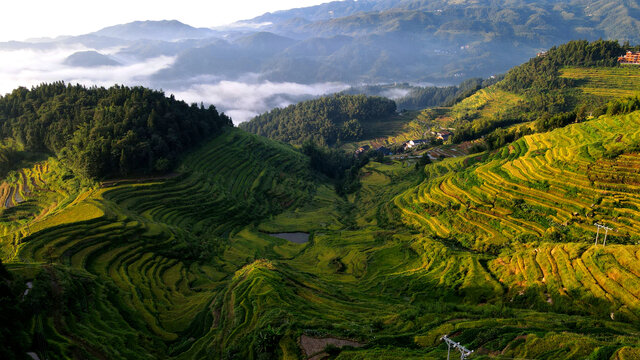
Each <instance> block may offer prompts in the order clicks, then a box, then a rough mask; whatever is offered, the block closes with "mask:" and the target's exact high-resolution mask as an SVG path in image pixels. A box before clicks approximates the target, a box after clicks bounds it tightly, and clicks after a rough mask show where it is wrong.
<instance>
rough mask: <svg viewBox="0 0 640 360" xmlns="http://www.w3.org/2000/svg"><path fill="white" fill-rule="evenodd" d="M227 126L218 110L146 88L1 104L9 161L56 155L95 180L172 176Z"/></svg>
mask: <svg viewBox="0 0 640 360" xmlns="http://www.w3.org/2000/svg"><path fill="white" fill-rule="evenodd" d="M225 126H231V119H229V118H228V117H227V116H225V115H224V114H219V113H218V112H217V111H216V109H215V107H213V106H209V107H208V108H206V109H205V108H204V107H202V106H200V107H199V106H196V105H195V104H194V105H191V106H189V105H187V104H186V103H184V102H183V101H178V100H176V99H175V98H173V96H172V97H170V98H167V97H165V95H164V94H163V93H162V92H159V91H154V90H150V89H146V88H143V87H134V88H129V87H125V86H114V87H111V88H109V89H105V88H99V87H92V88H86V87H83V86H80V85H76V86H72V85H66V84H64V83H62V82H58V83H53V84H43V85H40V86H38V87H35V88H33V89H31V90H29V89H26V88H19V89H16V90H14V91H13V92H11V93H10V94H7V95H6V96H0V137H2V139H3V141H5V143H6V142H9V143H10V145H11V146H8V148H9V150H7V151H13V152H14V153H15V154H12V155H11V156H9V157H13V156H20V154H19V153H20V152H40V153H46V154H49V155H55V156H57V157H59V158H60V159H61V160H62V161H63V162H64V163H65V164H66V165H67V166H69V167H70V168H71V169H73V170H74V171H75V172H77V173H78V174H80V175H82V176H85V177H89V178H104V177H113V176H126V175H130V174H134V173H135V174H147V173H163V172H166V171H168V170H170V169H171V168H173V167H174V166H175V161H176V160H177V158H178V157H179V155H180V154H181V153H182V152H184V151H185V150H187V149H189V148H191V147H193V146H194V145H196V144H198V143H199V142H200V141H202V140H205V139H207V138H208V137H210V136H211V135H213V134H216V133H219V132H220V131H221V129H222V128H223V127H225ZM7 161H11V159H5V160H4V163H5V164H6V162H7ZM9 167H10V166H5V168H9Z"/></svg>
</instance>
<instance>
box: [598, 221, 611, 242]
mask: <svg viewBox="0 0 640 360" xmlns="http://www.w3.org/2000/svg"><path fill="white" fill-rule="evenodd" d="M593 225H595V226H596V227H597V228H598V230H597V231H596V243H595V245H598V236H600V229H604V241H603V242H602V246H606V245H607V234H608V233H609V230H613V229H612V228H610V227H607V226H605V225H602V224H599V223H595V224H593Z"/></svg>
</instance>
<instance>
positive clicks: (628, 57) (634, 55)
mask: <svg viewBox="0 0 640 360" xmlns="http://www.w3.org/2000/svg"><path fill="white" fill-rule="evenodd" d="M618 62H619V63H620V64H622V65H624V64H630V65H640V51H636V52H632V51H627V53H626V54H625V55H624V56H620V57H619V58H618Z"/></svg>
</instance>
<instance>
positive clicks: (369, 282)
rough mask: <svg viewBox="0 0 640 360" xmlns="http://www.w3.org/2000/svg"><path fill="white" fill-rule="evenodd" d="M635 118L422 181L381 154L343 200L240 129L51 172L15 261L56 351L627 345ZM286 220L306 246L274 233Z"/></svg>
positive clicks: (15, 236)
mask: <svg viewBox="0 0 640 360" xmlns="http://www.w3.org/2000/svg"><path fill="white" fill-rule="evenodd" d="M480 95H482V94H479V95H478V96H480ZM501 98H503V97H502V96H498V97H494V101H495V99H501ZM469 102H473V103H474V104H475V100H469ZM498 107H499V106H498ZM498 107H497V106H494V105H493V104H489V105H484V106H481V107H480V108H477V109H476V110H478V111H489V110H490V109H496V108H498ZM639 122H640V114H639V113H634V114H631V115H625V116H621V117H611V118H610V117H602V118H600V119H597V120H592V121H589V122H586V123H582V124H576V125H571V126H569V127H567V128H564V129H558V130H555V131H553V132H550V133H546V134H538V135H533V136H529V137H526V138H524V139H521V140H519V141H517V142H516V143H514V144H512V145H510V146H507V147H505V148H504V149H500V151H498V152H495V153H493V154H486V155H482V154H480V155H477V156H475V157H466V158H457V159H448V160H445V161H442V162H438V163H435V164H432V165H428V166H427V167H426V168H425V169H424V172H425V176H424V177H423V176H421V175H420V174H419V173H418V172H416V171H415V170H413V167H412V166H411V165H410V164H407V163H402V162H392V163H388V164H380V163H371V164H369V165H367V166H366V167H365V168H364V169H363V170H362V173H361V174H362V175H361V176H362V188H361V189H360V190H359V191H358V192H357V193H356V194H353V195H351V196H349V198H348V199H346V200H345V199H341V198H339V197H338V196H336V195H335V193H334V191H333V190H332V188H331V186H330V185H329V184H323V183H321V182H318V181H317V180H314V178H313V176H312V174H311V173H310V172H309V170H308V167H307V163H306V161H307V160H306V159H305V158H304V157H303V156H302V155H300V154H299V153H298V152H296V151H294V150H293V149H292V148H290V147H288V146H284V145H280V144H277V143H274V142H272V141H269V140H265V139H261V138H258V137H255V136H252V135H248V134H246V133H244V132H242V131H239V130H229V131H227V132H225V133H224V134H223V135H222V136H220V137H218V138H216V139H214V140H213V141H211V142H210V143H209V144H206V145H205V146H203V147H202V148H201V149H199V150H197V151H194V152H193V154H191V155H189V156H188V157H187V159H186V160H185V162H184V165H183V167H182V168H181V169H180V174H179V175H178V176H177V177H175V178H172V179H167V180H155V181H148V182H141V183H133V184H126V183H123V184H120V185H117V184H116V185H114V186H110V187H107V188H104V189H100V188H93V189H87V191H86V192H83V193H82V194H80V195H78V194H75V193H69V192H64V191H62V185H61V184H60V183H58V182H55V181H53V180H52V181H49V182H47V181H45V182H43V185H42V186H41V187H42V188H43V189H45V188H46V187H48V188H50V189H52V190H54V191H55V192H56V193H57V194H60V195H59V196H60V199H59V200H56V203H57V204H59V205H56V207H54V208H52V210H51V211H50V212H48V213H47V214H49V215H47V214H44V215H43V216H42V217H35V218H34V217H33V216H32V217H31V218H30V217H28V216H27V217H25V218H24V219H18V220H7V221H6V222H5V226H6V229H7V230H6V235H5V238H3V246H4V247H5V248H6V249H8V250H7V251H6V254H10V255H3V258H4V259H7V258H11V259H12V262H11V263H10V265H9V266H10V269H12V271H13V272H14V273H16V274H18V275H21V276H22V277H23V279H24V280H25V281H27V280H30V279H33V280H34V292H37V291H40V293H42V292H44V293H46V294H49V295H50V296H49V297H51V298H55V299H59V301H58V300H56V302H55V303H54V305H53V306H52V308H51V309H47V310H46V311H43V312H41V315H40V316H38V317H36V318H35V319H34V321H33V324H32V326H33V329H34V333H37V334H43V336H44V338H46V339H47V346H46V348H44V347H40V348H38V349H35V350H38V351H39V352H40V353H41V354H43V355H44V354H45V353H46V355H48V356H49V357H51V358H58V357H89V358H162V357H167V358H180V359H197V358H223V359H229V358H234V356H235V358H242V359H244V358H249V359H256V358H259V353H260V352H266V350H265V349H267V348H268V349H270V350H269V351H268V352H273V353H274V354H275V356H276V357H279V358H287V359H297V358H300V357H301V353H300V349H299V348H298V345H297V341H298V337H299V336H300V334H302V333H306V334H309V335H315V336H324V335H329V336H335V337H341V338H351V339H355V340H359V341H361V342H364V343H367V344H368V345H369V346H368V347H366V348H364V349H360V350H347V351H344V352H342V353H341V354H340V355H339V357H338V358H340V359H366V358H386V359H404V358H416V359H417V358H442V356H444V354H445V353H446V347H444V346H443V345H442V344H441V343H440V342H439V341H438V339H439V337H440V336H441V335H443V334H450V335H452V336H454V338H455V339H456V341H460V342H462V343H463V344H465V345H467V346H469V347H471V348H473V349H476V350H477V353H478V355H476V357H477V358H483V357H484V358H501V357H511V358H516V357H521V358H522V357H524V358H549V359H550V358H554V359H557V358H566V359H583V358H585V357H587V356H589V354H596V353H600V354H601V355H600V356H605V354H608V356H606V357H602V358H608V357H610V356H611V355H613V354H614V353H616V352H617V355H615V356H618V357H619V358H625V356H626V357H633V354H634V351H637V350H635V348H638V347H639V346H640V344H639V343H638V341H637V338H638V337H637V336H638V330H637V324H638V322H637V321H638V319H637V315H636V314H637V311H638V309H637V306H638V296H640V294H638V293H637V289H638V288H640V286H638V285H640V284H639V282H640V279H638V276H640V270H639V269H638V267H637V261H638V259H639V256H640V255H639V254H640V248H639V247H638V246H636V245H633V244H632V242H634V241H635V240H634V238H633V236H635V235H637V232H638V229H640V228H638V226H637V225H636V224H637V222H638V219H637V215H638V214H640V213H637V208H636V205H635V204H636V203H637V200H636V197H637V195H636V194H635V186H636V185H635V184H636V183H637V179H636V177H637V175H636V174H635V173H636V172H637V171H635V170H633V169H636V168H637V166H638V164H639V163H640V158H638V157H637V156H636V155H634V154H627V155H623V156H622V157H620V158H617V159H613V160H607V159H604V158H603V157H602V155H603V154H604V152H605V151H606V150H608V149H610V148H614V147H625V146H627V145H628V144H631V143H635V142H637V141H638V136H640V133H638V131H637V129H638V126H629V124H638V123H639ZM620 135H622V137H620ZM604 140H611V141H604ZM52 179H56V178H52ZM541 189H542V190H541ZM43 191H44V190H43ZM47 193H49V192H48V191H47ZM516 198H518V199H522V201H518V202H516V204H518V206H519V207H520V208H519V209H516V208H515V206H513V204H512V202H513V200H514V199H516ZM34 203H35V204H38V206H40V207H42V208H50V207H51V206H50V205H49V206H47V204H50V203H51V200H50V198H48V197H47V198H42V199H41V200H37V201H36V200H34ZM592 204H593V205H592ZM515 210H518V211H515ZM596 220H598V221H604V222H606V223H607V224H609V225H612V226H613V227H615V228H617V229H620V230H621V231H619V232H617V233H615V234H613V235H612V236H610V237H609V242H610V243H611V244H614V245H611V246H607V247H606V248H600V247H599V248H596V247H593V246H591V238H592V236H593V229H592V227H591V226H590V224H591V222H592V221H596ZM27 223H28V224H29V228H28V229H27V231H26V232H25V231H24V230H23V227H24V226H25V225H26V224H27ZM551 227H553V228H555V230H553V231H549V230H548V229H549V228H551ZM280 231H308V232H311V235H312V239H311V241H310V242H309V243H308V244H303V245H300V244H291V243H288V242H286V241H284V240H281V239H277V238H274V237H271V236H269V235H268V234H265V233H264V232H280ZM625 232H628V233H629V236H626V233H625ZM469 234H477V235H476V236H470V235H469ZM521 234H529V235H530V236H528V237H520V238H518V241H516V240H514V239H515V238H517V237H518V236H519V235H521ZM13 241H17V242H19V245H18V246H13V244H14V243H13ZM500 250H502V251H500ZM49 261H53V262H54V263H55V264H54V265H47V263H48V262H49ZM78 294H82V296H77V295H78ZM83 299H86V300H83ZM65 309H66V310H67V311H64V310H65ZM269 329H272V330H273V331H274V332H275V333H277V334H278V335H277V336H276V340H274V342H275V346H274V347H272V348H271V347H269V346H265V341H264V338H265V336H264V334H267V333H268V332H269V331H271V330H269ZM104 339H106V340H104ZM607 346H609V347H607Z"/></svg>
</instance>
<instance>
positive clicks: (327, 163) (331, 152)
mask: <svg viewBox="0 0 640 360" xmlns="http://www.w3.org/2000/svg"><path fill="white" fill-rule="evenodd" d="M302 152H303V153H304V154H305V155H307V156H308V157H309V160H310V165H311V168H312V169H313V170H315V171H317V172H319V173H321V174H324V175H326V176H327V177H329V178H331V179H332V180H334V184H335V189H336V192H337V193H338V195H341V196H344V195H346V194H350V193H353V192H355V191H356V190H358V189H359V188H360V178H359V176H358V175H359V171H360V168H362V167H363V166H365V165H366V164H367V163H368V162H369V157H370V156H374V154H373V152H366V153H364V154H361V155H360V156H353V154H350V153H347V152H345V151H342V150H340V149H330V148H327V147H322V146H318V145H316V144H315V143H314V142H313V141H311V140H307V141H305V142H304V144H302ZM375 154H379V153H378V152H375ZM378 160H380V159H378Z"/></svg>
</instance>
